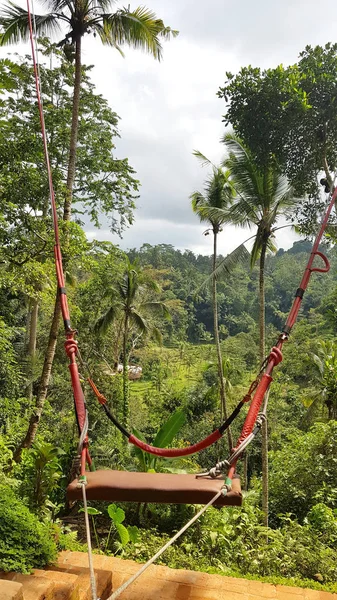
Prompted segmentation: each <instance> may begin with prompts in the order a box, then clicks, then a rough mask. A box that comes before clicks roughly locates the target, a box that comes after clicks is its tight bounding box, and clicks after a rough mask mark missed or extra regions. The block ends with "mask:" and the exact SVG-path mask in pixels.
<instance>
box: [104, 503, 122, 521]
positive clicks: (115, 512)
mask: <svg viewBox="0 0 337 600" xmlns="http://www.w3.org/2000/svg"><path fill="white" fill-rule="evenodd" d="M108 515H109V517H110V519H111V520H112V521H113V522H114V523H115V525H116V526H117V525H119V524H120V523H123V521H124V519H125V512H124V510H123V509H122V508H120V507H119V506H116V504H109V506H108Z"/></svg>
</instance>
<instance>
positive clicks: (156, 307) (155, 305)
mask: <svg viewBox="0 0 337 600" xmlns="http://www.w3.org/2000/svg"><path fill="white" fill-rule="evenodd" d="M141 308H142V309H143V310H147V311H149V312H152V313H157V314H159V315H161V316H163V317H164V318H165V319H170V318H171V313H170V311H169V309H168V308H167V306H166V304H165V302H160V301H157V302H143V303H142V305H141Z"/></svg>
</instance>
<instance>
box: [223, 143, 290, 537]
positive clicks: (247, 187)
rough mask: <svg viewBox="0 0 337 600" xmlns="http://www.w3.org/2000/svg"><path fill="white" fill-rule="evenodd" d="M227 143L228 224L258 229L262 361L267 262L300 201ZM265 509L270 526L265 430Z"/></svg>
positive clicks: (255, 254) (278, 178)
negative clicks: (281, 224)
mask: <svg viewBox="0 0 337 600" xmlns="http://www.w3.org/2000/svg"><path fill="white" fill-rule="evenodd" d="M224 142H225V144H226V147H227V149H228V151H229V157H228V159H226V160H225V162H224V165H225V166H226V167H227V168H228V169H229V171H230V177H231V181H232V182H233V185H234V188H235V192H236V200H235V201H234V203H233V205H232V206H231V208H230V210H229V211H228V221H230V222H232V223H233V224H235V225H240V226H242V227H249V228H251V227H257V231H256V234H255V239H254V244H253V248H252V252H251V267H252V268H253V267H254V265H255V264H256V262H257V261H259V330H260V360H261V362H262V361H263V360H264V357H265V337H266V334H265V330H266V326H265V261H266V255H267V253H268V252H275V250H276V247H275V232H276V231H277V229H278V227H277V226H276V224H277V221H278V219H279V217H280V216H281V215H286V214H288V213H289V211H290V210H291V209H292V208H293V207H294V205H295V202H296V200H295V199H294V197H293V191H292V188H291V186H290V185H289V183H288V181H287V179H286V178H285V177H284V176H283V175H280V173H279V171H278V169H277V167H276V165H275V164H272V163H271V164H269V165H267V166H266V167H265V168H264V169H263V170H261V169H259V168H258V167H257V165H256V163H255V161H254V158H253V156H252V155H251V153H250V151H249V149H248V148H246V147H245V146H244V144H243V143H242V141H241V140H240V139H239V138H238V137H237V136H235V135H232V134H227V135H226V136H225V138H224ZM262 483H263V493H262V509H263V512H264V516H265V525H268V427H267V422H266V421H264V423H263V427H262Z"/></svg>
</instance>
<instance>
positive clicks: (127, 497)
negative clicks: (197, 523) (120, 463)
mask: <svg viewBox="0 0 337 600" xmlns="http://www.w3.org/2000/svg"><path fill="white" fill-rule="evenodd" d="M85 476H86V479H87V485H86V496H87V499H88V500H100V501H103V502H105V501H106V502H148V503H150V502H153V503H156V504H157V503H158V504H207V503H208V502H209V501H210V500H211V499H212V498H213V497H214V496H215V494H217V493H218V492H219V491H221V489H222V488H223V486H224V483H225V481H224V479H223V478H220V477H217V478H213V477H211V476H205V477H198V476H196V475H185V474H184V475H179V474H171V473H138V472H135V473H133V472H130V471H112V470H106V471H101V470H98V471H92V472H86V473H85ZM67 497H68V500H70V501H72V502H73V501H75V500H81V499H82V492H81V489H80V485H79V481H78V479H75V480H74V481H72V483H71V484H70V485H69V486H68V488H67ZM214 504H215V505H216V506H241V504H242V494H241V487H240V479H239V477H233V479H232V486H231V490H230V491H227V493H226V494H221V496H219V498H218V499H217V500H216V501H215V502H214Z"/></svg>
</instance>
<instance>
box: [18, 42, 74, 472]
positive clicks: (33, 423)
mask: <svg viewBox="0 0 337 600" xmlns="http://www.w3.org/2000/svg"><path fill="white" fill-rule="evenodd" d="M81 41H82V40H81V37H78V38H77V39H76V40H75V77H74V94H73V107H72V120H71V132H70V145H69V161H68V173H67V183H66V196H65V201H64V206H63V221H70V218H71V203H72V195H73V187H74V181H75V167H76V146H77V136H78V117H79V109H80V93H81ZM60 320H61V307H60V302H59V296H58V292H57V293H56V299H55V305H54V313H53V319H52V322H51V326H50V331H49V337H48V344H47V348H46V352H45V360H44V364H43V369H42V374H41V382H40V385H39V391H38V394H37V397H36V406H35V411H34V414H33V415H32V416H31V418H30V421H29V425H28V430H27V433H26V435H25V437H24V439H23V440H22V441H21V442H20V444H19V445H18V447H17V448H16V450H15V451H14V460H16V461H19V460H20V458H21V453H22V449H23V448H30V446H31V445H32V444H33V442H34V439H35V436H36V432H37V428H38V425H39V422H40V418H41V414H42V411H43V407H44V403H45V400H46V397H47V392H48V386H49V381H50V375H51V370H52V366H53V362H54V356H55V350H56V343H57V335H58V331H59V326H60Z"/></svg>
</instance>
